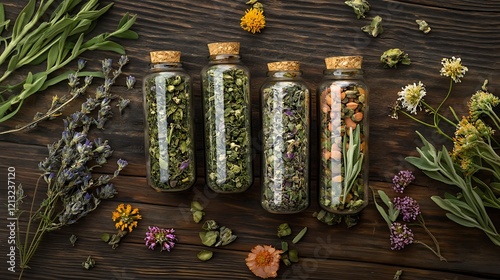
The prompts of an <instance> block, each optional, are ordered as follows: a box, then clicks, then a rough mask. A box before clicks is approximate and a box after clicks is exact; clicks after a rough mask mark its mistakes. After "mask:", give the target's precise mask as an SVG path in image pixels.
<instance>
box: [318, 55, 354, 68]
mask: <svg viewBox="0 0 500 280" xmlns="http://www.w3.org/2000/svg"><path fill="white" fill-rule="evenodd" d="M362 63H363V57H362V56H333V57H327V58H325V64H326V69H361V64H362Z"/></svg>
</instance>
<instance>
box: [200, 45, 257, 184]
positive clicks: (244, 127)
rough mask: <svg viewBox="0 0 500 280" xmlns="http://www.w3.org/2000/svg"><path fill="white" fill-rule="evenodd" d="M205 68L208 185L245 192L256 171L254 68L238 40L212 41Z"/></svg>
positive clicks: (206, 168)
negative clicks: (252, 96)
mask: <svg viewBox="0 0 500 280" xmlns="http://www.w3.org/2000/svg"><path fill="white" fill-rule="evenodd" d="M208 49H209V52H210V57H209V63H208V64H207V65H206V66H205V67H204V68H203V69H202V71H201V79H202V95H203V113H204V121H205V170H206V182H207V185H208V186H209V187H210V189H212V190H213V191H215V192H217V193H237V192H243V191H245V190H246V189H248V188H249V187H250V185H251V184H252V181H253V175H252V149H251V123H250V118H251V108H250V72H249V70H248V68H247V67H246V66H244V65H243V63H242V62H241V58H240V54H239V49H240V44H239V43H238V42H221V43H210V44H208Z"/></svg>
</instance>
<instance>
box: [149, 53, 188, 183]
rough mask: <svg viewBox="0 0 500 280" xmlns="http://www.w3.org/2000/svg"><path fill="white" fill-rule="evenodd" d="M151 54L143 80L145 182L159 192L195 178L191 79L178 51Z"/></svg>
mask: <svg viewBox="0 0 500 280" xmlns="http://www.w3.org/2000/svg"><path fill="white" fill-rule="evenodd" d="M150 56H151V68H150V74H148V75H147V76H146V77H144V81H143V96H144V114H145V120H146V127H145V148H146V149H145V150H146V161H147V162H146V166H147V177H148V184H149V185H150V186H151V187H152V188H154V189H155V190H157V191H159V192H163V191H181V190H185V189H188V188H189V187H191V186H192V185H193V184H194V182H195V180H196V164H195V148H194V137H193V126H194V122H193V110H192V95H191V85H192V81H191V77H190V76H189V75H188V74H187V73H186V71H185V70H184V69H183V67H182V63H181V62H180V56H181V53H180V52H179V51H155V52H151V53H150Z"/></svg>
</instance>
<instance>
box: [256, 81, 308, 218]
mask: <svg viewBox="0 0 500 280" xmlns="http://www.w3.org/2000/svg"><path fill="white" fill-rule="evenodd" d="M262 92H263V95H262V98H263V100H262V106H263V107H262V130H263V143H262V145H263V147H262V149H263V161H262V164H263V165H264V167H263V174H262V180H263V183H262V187H263V190H262V191H263V197H262V202H261V203H262V205H263V207H264V208H266V209H268V210H269V211H271V212H283V211H284V212H299V211H301V210H303V209H305V208H307V206H308V204H309V193H308V192H309V190H308V188H309V187H308V186H309V175H308V174H309V172H308V171H309V167H308V162H309V158H308V156H309V153H308V150H309V137H308V134H309V129H308V128H309V111H310V108H309V90H308V89H307V88H306V86H305V85H302V84H298V83H294V82H277V83H273V84H272V85H271V86H269V87H267V88H264V89H263V90H262Z"/></svg>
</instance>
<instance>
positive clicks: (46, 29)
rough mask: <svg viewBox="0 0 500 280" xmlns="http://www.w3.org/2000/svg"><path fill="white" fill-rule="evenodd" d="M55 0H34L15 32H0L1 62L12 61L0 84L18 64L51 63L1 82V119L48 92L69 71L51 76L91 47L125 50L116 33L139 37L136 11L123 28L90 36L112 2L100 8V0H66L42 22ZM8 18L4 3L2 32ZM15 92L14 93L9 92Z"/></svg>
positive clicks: (0, 21)
mask: <svg viewBox="0 0 500 280" xmlns="http://www.w3.org/2000/svg"><path fill="white" fill-rule="evenodd" d="M53 2H54V0H48V1H43V0H42V1H40V3H39V5H38V6H37V1H36V0H30V1H29V2H28V4H27V5H26V6H25V7H24V9H23V10H22V11H21V12H20V13H19V15H18V17H17V19H16V21H15V23H14V26H13V28H12V32H11V35H10V37H7V38H4V37H0V46H2V45H3V46H4V50H3V52H2V54H1V55H0V65H3V64H4V63H7V61H8V66H7V68H6V70H5V72H4V73H3V74H2V76H1V77H0V83H1V82H3V81H5V80H6V79H7V78H8V77H9V76H10V75H11V74H12V73H14V72H15V71H16V70H17V69H19V68H21V67H22V66H26V65H38V64H42V63H44V62H45V63H46V68H45V70H44V71H40V72H37V73H32V72H29V73H28V74H27V75H26V78H25V79H24V80H22V81H21V82H19V83H18V84H14V85H2V86H1V88H3V89H2V91H1V92H0V101H1V102H0V122H3V121H6V120H8V119H10V118H11V117H13V116H14V115H15V114H16V113H17V112H18V111H19V109H20V108H21V106H22V104H23V102H24V100H25V99H26V98H28V97H29V96H31V95H33V94H35V93H37V92H39V91H43V90H44V89H46V88H47V87H49V86H51V85H54V84H56V83H57V82H59V81H62V80H64V79H66V78H67V73H64V74H60V75H58V76H56V77H53V78H52V77H51V78H49V75H51V74H52V73H54V72H56V71H57V70H59V69H61V68H63V67H64V66H66V65H67V64H68V63H70V62H71V61H73V60H75V59H76V58H77V57H78V56H79V55H81V54H82V53H84V52H86V51H89V50H106V51H113V52H116V53H119V54H125V49H124V47H123V46H121V45H120V44H118V43H116V42H113V41H111V38H113V37H114V38H126V39H136V38H138V35H137V33H136V32H134V31H132V30H130V28H131V27H132V25H133V24H134V23H135V20H136V16H135V15H134V16H130V15H129V14H128V13H127V14H125V15H124V16H123V17H122V19H121V20H120V22H119V24H118V27H117V29H116V30H115V31H113V32H111V33H107V32H106V33H101V34H99V35H97V36H95V37H93V38H91V39H89V40H85V34H86V33H88V32H90V31H91V30H92V29H93V28H94V26H95V21H96V20H97V19H98V18H100V17H101V16H102V15H103V14H105V13H106V12H107V11H108V10H109V9H110V8H111V6H112V5H113V4H112V3H111V4H108V5H106V6H105V7H103V8H100V9H99V8H98V7H99V1H98V0H90V1H88V2H87V3H85V4H83V5H82V6H81V7H80V8H79V10H77V11H76V13H75V14H74V15H71V13H72V12H75V11H74V10H75V8H76V7H77V6H78V5H79V4H80V3H81V2H82V0H64V1H62V2H61V3H60V4H59V5H58V6H57V7H56V9H55V10H54V11H53V12H52V13H51V15H50V17H49V20H48V21H43V22H40V21H41V19H42V16H44V15H45V13H46V12H47V10H48V8H49V7H50V6H52V4H53ZM9 22H10V21H9V20H5V13H4V9H3V6H2V5H1V4H0V35H1V33H2V31H4V30H5V27H7V26H8V24H9ZM6 93H10V94H9V95H10V96H6V95H7V94H6Z"/></svg>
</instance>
